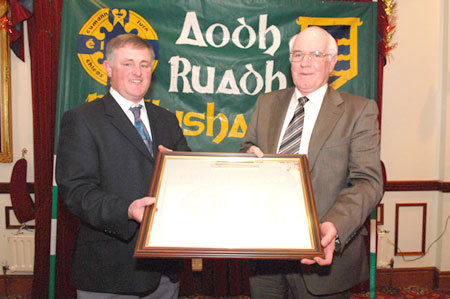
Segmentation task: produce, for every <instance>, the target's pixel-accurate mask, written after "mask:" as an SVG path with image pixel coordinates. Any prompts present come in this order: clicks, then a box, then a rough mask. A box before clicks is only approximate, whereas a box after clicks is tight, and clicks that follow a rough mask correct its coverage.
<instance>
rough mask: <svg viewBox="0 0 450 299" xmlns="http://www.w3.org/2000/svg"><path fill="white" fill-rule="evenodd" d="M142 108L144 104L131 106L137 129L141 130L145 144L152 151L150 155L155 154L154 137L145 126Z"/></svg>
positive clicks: (140, 133)
mask: <svg viewBox="0 0 450 299" xmlns="http://www.w3.org/2000/svg"><path fill="white" fill-rule="evenodd" d="M141 108H142V105H138V106H136V107H131V108H130V110H131V112H132V113H133V116H134V126H135V127H136V129H137V131H138V132H139V135H141V137H142V140H143V141H144V143H145V145H146V146H147V149H148V151H149V152H150V155H152V156H153V143H152V139H151V138H150V135H149V134H148V131H147V129H146V128H145V125H144V123H143V122H142V119H141Z"/></svg>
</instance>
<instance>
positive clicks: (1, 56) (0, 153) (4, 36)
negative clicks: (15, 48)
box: [0, 0, 12, 163]
mask: <svg viewBox="0 0 450 299" xmlns="http://www.w3.org/2000/svg"><path fill="white" fill-rule="evenodd" d="M7 14H8V1H6V0H0V17H3V16H7ZM0 80H1V84H0V97H1V100H0V162H3V163H9V162H12V140H11V136H12V131H11V115H10V111H11V101H10V99H11V70H10V49H9V39H8V32H7V31H6V28H4V27H2V28H0Z"/></svg>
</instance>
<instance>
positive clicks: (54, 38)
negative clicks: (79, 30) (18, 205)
mask: <svg viewBox="0 0 450 299" xmlns="http://www.w3.org/2000/svg"><path fill="white" fill-rule="evenodd" d="M61 9H62V0H53V1H51V0H50V1H47V0H45V1H44V0H39V1H34V14H33V16H32V17H31V18H30V19H28V35H29V36H28V38H29V45H30V58H31V80H32V97H33V129H34V166H35V167H34V168H35V169H34V170H35V183H34V184H35V185H34V189H35V207H36V235H35V240H36V242H35V260H34V280H33V290H32V295H33V298H47V297H48V286H49V261H50V257H49V254H50V231H51V230H50V228H51V209H52V208H51V207H52V173H53V144H54V132H55V107H56V105H55V103H56V88H57V80H58V52H59V33H60V15H61Z"/></svg>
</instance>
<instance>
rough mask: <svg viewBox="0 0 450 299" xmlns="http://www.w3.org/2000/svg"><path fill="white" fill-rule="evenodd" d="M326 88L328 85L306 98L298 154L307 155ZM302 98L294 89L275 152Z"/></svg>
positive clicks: (278, 148)
mask: <svg viewBox="0 0 450 299" xmlns="http://www.w3.org/2000/svg"><path fill="white" fill-rule="evenodd" d="M327 88H328V84H325V85H323V86H322V87H320V88H319V89H317V90H316V91H314V92H312V93H310V94H309V95H308V96H307V97H308V99H309V100H308V102H306V104H305V106H304V109H305V118H304V120H303V131H302V140H301V142H300V149H299V154H302V155H308V147H309V141H310V140H311V134H312V131H313V129H314V125H315V124H316V120H317V116H318V115H319V111H320V107H321V106H322V102H323V98H324V96H325V92H326V91H327ZM302 96H303V95H302V94H301V93H300V91H299V90H298V89H297V88H295V92H294V94H293V95H292V98H291V102H290V103H289V107H288V110H287V112H286V117H285V119H284V123H283V127H282V129H281V134H280V139H279V140H278V147H277V152H278V151H279V150H280V144H281V141H282V139H283V136H284V133H285V132H286V129H287V127H288V125H289V122H290V121H291V120H292V118H293V117H294V112H295V108H296V107H297V105H298V99H299V98H301V97H302Z"/></svg>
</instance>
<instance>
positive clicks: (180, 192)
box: [135, 153, 322, 258]
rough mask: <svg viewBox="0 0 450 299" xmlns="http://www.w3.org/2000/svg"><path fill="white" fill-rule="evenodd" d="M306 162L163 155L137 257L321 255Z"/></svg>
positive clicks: (288, 158) (287, 158) (271, 157)
mask: <svg viewBox="0 0 450 299" xmlns="http://www.w3.org/2000/svg"><path fill="white" fill-rule="evenodd" d="M305 166H307V162H306V157H305V156H301V155H295V156H292V155H267V156H266V157H265V158H255V156H253V155H247V154H222V155H221V154H217V153H170V154H162V155H161V156H160V157H159V159H158V165H157V169H156V172H155V177H154V180H153V182H152V188H151V191H150V195H152V196H155V197H156V198H157V201H156V203H155V206H154V207H153V208H151V209H150V208H149V209H148V211H146V213H145V217H144V221H143V223H142V225H143V227H142V229H141V232H140V238H139V241H138V246H137V249H136V253H135V255H136V256H137V257H139V256H147V257H155V256H165V257H227V258H230V257H231V258H233V257H236V258H242V257H245V258H299V257H309V256H321V255H322V252H321V248H320V245H319V237H318V236H317V234H318V229H317V217H316V215H315V207H314V203H313V201H312V192H311V187H310V183H309V176H308V173H307V171H305ZM306 169H307V167H306ZM150 210H151V211H150Z"/></svg>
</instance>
